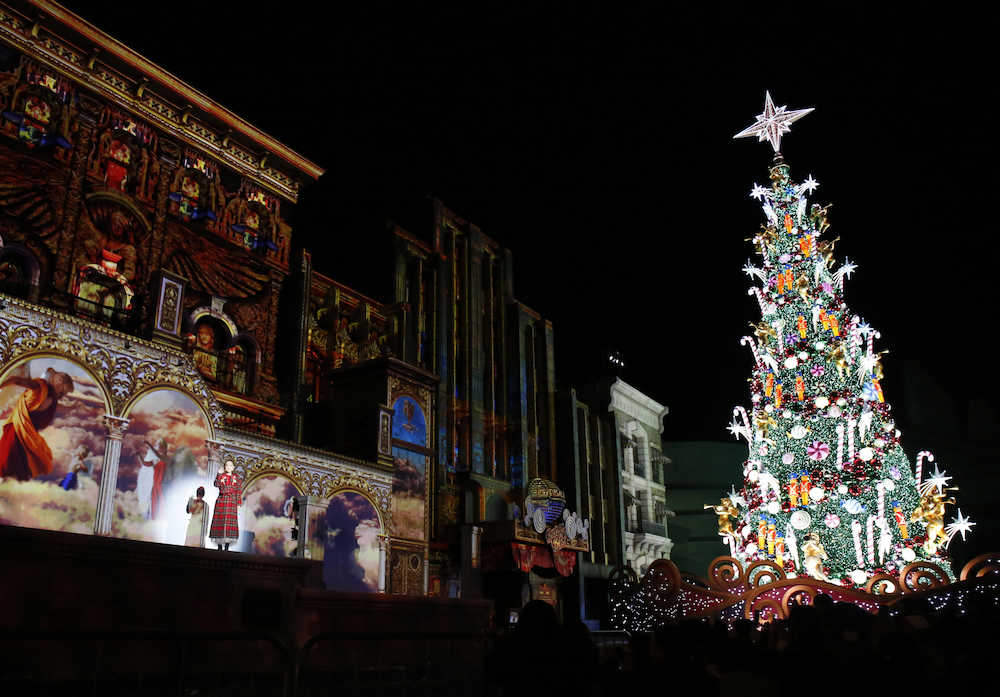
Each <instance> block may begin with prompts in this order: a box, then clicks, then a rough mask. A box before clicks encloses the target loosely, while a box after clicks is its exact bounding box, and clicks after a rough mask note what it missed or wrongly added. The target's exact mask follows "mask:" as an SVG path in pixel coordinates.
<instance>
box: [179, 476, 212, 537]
mask: <svg viewBox="0 0 1000 697" xmlns="http://www.w3.org/2000/svg"><path fill="white" fill-rule="evenodd" d="M207 508H208V504H206V503H205V487H203V486H200V487H198V489H197V491H195V495H194V496H192V497H191V498H189V499H188V502H187V506H186V507H185V509H184V510H185V511H187V513H188V515H189V516H190V518H188V524H187V533H186V534H185V535H184V544H185V545H187V546H188V547H203V546H204V544H205V533H206V532H207V531H208V530H207V528H208V511H207V510H206V509H207Z"/></svg>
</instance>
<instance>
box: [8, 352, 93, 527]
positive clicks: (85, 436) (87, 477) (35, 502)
mask: <svg viewBox="0 0 1000 697" xmlns="http://www.w3.org/2000/svg"><path fill="white" fill-rule="evenodd" d="M107 411H108V408H107V400H106V399H105V395H104V391H103V389H102V388H101V386H100V385H99V384H98V382H97V381H96V380H95V379H94V377H93V376H92V375H91V374H90V373H89V372H88V371H87V370H85V369H84V368H83V367H81V366H80V365H79V364H77V363H75V362H73V361H70V360H67V359H65V358H59V357H49V356H41V357H34V358H29V359H27V360H24V361H20V362H17V363H14V364H13V365H12V366H10V367H8V368H7V369H5V370H4V371H3V373H2V374H0V424H2V426H0V524H3V525H17V526H22V527H31V528H42V529H46V530H62V531H66V532H76V533H85V534H89V533H92V532H93V529H94V515H95V513H96V510H97V495H98V491H99V488H100V483H101V474H102V472H101V469H102V464H103V461H104V441H105V434H106V430H105V427H104V421H103V417H104V414H106V413H107Z"/></svg>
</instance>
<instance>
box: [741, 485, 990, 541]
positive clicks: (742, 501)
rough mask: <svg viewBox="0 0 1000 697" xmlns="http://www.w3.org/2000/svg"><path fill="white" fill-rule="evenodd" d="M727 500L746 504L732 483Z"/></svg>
mask: <svg viewBox="0 0 1000 697" xmlns="http://www.w3.org/2000/svg"><path fill="white" fill-rule="evenodd" d="M729 500H730V501H732V502H733V505H734V506H746V505H747V501H746V499H745V498H743V497H742V496H741V495H740V493H739V492H738V491H736V487H735V486H733V485H730V487H729ZM959 515H961V511H959ZM973 525H975V523H973ZM962 539H965V538H964V537H963V538H962Z"/></svg>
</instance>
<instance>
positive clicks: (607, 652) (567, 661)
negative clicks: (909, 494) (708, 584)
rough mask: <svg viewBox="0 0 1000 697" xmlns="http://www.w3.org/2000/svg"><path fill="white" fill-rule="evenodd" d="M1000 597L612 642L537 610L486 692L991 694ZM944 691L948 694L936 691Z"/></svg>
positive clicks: (701, 624) (821, 603)
mask: <svg viewBox="0 0 1000 697" xmlns="http://www.w3.org/2000/svg"><path fill="white" fill-rule="evenodd" d="M998 621H1000V594H998V593H997V592H996V590H995V589H989V588H980V589H978V590H971V589H970V590H969V591H967V592H966V593H964V594H963V596H962V597H961V598H958V597H954V598H951V599H950V600H949V602H946V603H944V602H941V601H940V599H939V600H933V599H927V598H923V597H919V596H917V597H913V598H904V599H903V600H902V601H900V602H899V603H897V604H896V605H894V606H892V607H891V608H890V607H883V608H882V609H881V610H880V612H879V613H878V614H871V613H868V612H866V611H864V610H862V609H861V608H859V607H857V606H855V605H853V604H851V603H837V602H834V601H833V600H832V599H831V598H830V597H829V596H826V595H822V594H820V595H817V596H816V597H815V599H814V600H813V601H812V603H811V604H807V605H806V604H804V605H797V606H793V607H792V608H791V611H790V612H789V616H788V619H785V620H773V621H770V622H761V623H758V622H755V621H752V620H746V619H740V620H737V621H736V622H733V623H731V624H730V623H726V622H721V621H715V620H712V619H708V618H704V619H697V620H684V621H680V622H677V623H674V624H670V625H666V626H662V627H660V628H658V629H657V630H656V631H655V632H653V633H651V634H642V635H634V636H630V637H628V639H627V640H626V641H620V642H610V643H608V642H607V641H606V639H607V638H608V636H607V635H605V634H604V633H600V632H599V633H596V634H595V635H593V636H592V635H591V633H590V632H589V631H588V629H587V627H586V626H585V625H584V624H583V623H582V622H580V621H579V620H576V619H574V620H569V621H567V622H565V623H562V624H561V623H560V622H559V620H558V617H557V615H556V612H555V610H554V609H553V608H552V607H551V606H549V605H548V604H547V603H544V602H542V601H532V602H530V603H528V604H527V605H526V606H525V607H524V609H523V610H522V612H521V616H520V620H519V622H518V624H517V626H516V627H515V629H514V631H513V632H511V633H510V634H508V635H507V636H505V637H500V638H499V639H498V640H497V643H496V648H495V650H494V652H493V654H492V655H491V657H490V665H489V666H488V672H487V675H488V682H489V689H488V691H487V693H488V694H490V695H492V696H494V697H506V696H507V695H511V696H513V695H519V696H521V697H525V696H527V695H574V696H575V697H598V696H602V697H603V696H604V695H608V696H610V695H632V694H635V695H638V694H655V693H667V692H672V693H678V692H680V693H682V694H690V695H698V696H699V697H701V696H708V697H710V696H712V695H720V696H728V695H740V696H743V695H758V694H759V695H771V696H775V697H781V696H783V695H789V696H790V695H838V696H841V697H843V696H845V695H866V694H872V695H878V694H892V693H898V690H901V689H911V688H916V689H919V690H920V693H921V694H935V693H940V694H976V693H978V692H981V691H982V690H983V689H987V690H988V692H987V693H989V692H992V689H995V683H996V677H995V673H994V672H993V670H992V668H993V666H994V662H995V661H996V656H997V651H998V648H1000V640H998V636H1000V632H998V631H997V625H998ZM938 691H940V692H938Z"/></svg>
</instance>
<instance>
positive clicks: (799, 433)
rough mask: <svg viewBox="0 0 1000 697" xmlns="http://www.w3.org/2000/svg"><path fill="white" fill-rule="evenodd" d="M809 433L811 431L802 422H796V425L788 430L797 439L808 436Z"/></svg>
mask: <svg viewBox="0 0 1000 697" xmlns="http://www.w3.org/2000/svg"><path fill="white" fill-rule="evenodd" d="M807 433H809V429H808V428H806V427H805V426H803V425H802V424H795V425H794V426H792V430H791V431H789V432H788V435H789V436H791V437H792V438H794V439H795V440H801V439H802V438H805V437H806V434H807Z"/></svg>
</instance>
